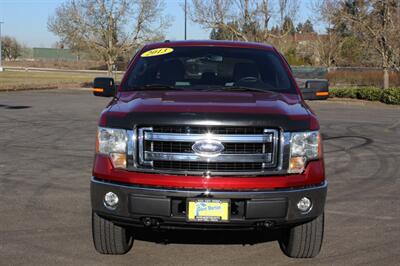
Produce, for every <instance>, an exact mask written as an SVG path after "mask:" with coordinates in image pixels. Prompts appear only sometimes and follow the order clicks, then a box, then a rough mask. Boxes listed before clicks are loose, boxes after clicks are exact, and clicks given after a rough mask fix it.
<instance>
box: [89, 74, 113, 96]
mask: <svg viewBox="0 0 400 266" xmlns="http://www.w3.org/2000/svg"><path fill="white" fill-rule="evenodd" d="M92 91H93V95H94V96H101V97H114V96H115V93H116V86H115V82H114V79H113V78H107V77H100V78H95V79H94V82H93V89H92Z"/></svg>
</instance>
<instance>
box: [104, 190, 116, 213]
mask: <svg viewBox="0 0 400 266" xmlns="http://www.w3.org/2000/svg"><path fill="white" fill-rule="evenodd" d="M118 201H119V199H118V196H117V194H115V193H113V192H107V193H106V195H104V206H105V207H106V208H107V209H110V210H115V209H116V208H117V205H118Z"/></svg>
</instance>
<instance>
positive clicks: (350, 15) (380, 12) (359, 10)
mask: <svg viewBox="0 0 400 266" xmlns="http://www.w3.org/2000/svg"><path fill="white" fill-rule="evenodd" d="M324 2H325V4H327V5H330V6H331V7H332V10H334V12H332V15H333V16H335V19H336V20H339V21H341V22H343V23H345V25H347V26H348V27H349V28H351V30H352V31H353V32H356V33H357V34H358V36H360V38H361V40H362V41H363V42H364V43H365V44H370V45H371V46H372V47H373V48H374V49H375V50H376V52H377V53H378V54H379V57H380V60H381V63H380V65H381V67H382V69H383V88H384V89H386V88H389V70H390V69H391V68H395V69H397V70H400V65H399V62H400V45H399V37H398V36H399V32H400V24H399V22H400V18H399V16H400V13H399V8H400V2H399V1H397V0H363V1H356V0H324ZM349 6H350V7H351V9H350V11H349V8H348V7H349Z"/></svg>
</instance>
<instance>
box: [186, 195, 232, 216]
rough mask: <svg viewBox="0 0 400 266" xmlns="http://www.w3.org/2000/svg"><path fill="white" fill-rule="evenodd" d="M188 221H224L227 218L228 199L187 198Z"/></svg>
mask: <svg viewBox="0 0 400 266" xmlns="http://www.w3.org/2000/svg"><path fill="white" fill-rule="evenodd" d="M187 218H188V220H189V221H202V222H224V221H228V220H229V201H228V200H217V199H189V200H188V210H187Z"/></svg>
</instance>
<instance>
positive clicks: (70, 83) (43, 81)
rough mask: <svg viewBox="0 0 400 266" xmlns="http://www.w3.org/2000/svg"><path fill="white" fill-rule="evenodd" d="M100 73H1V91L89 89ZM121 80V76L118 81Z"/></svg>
mask: <svg viewBox="0 0 400 266" xmlns="http://www.w3.org/2000/svg"><path fill="white" fill-rule="evenodd" d="M96 76H105V75H104V74H98V73H94V74H92V73H68V72H19V71H18V72H17V71H3V72H0V90H23V89H41V88H60V87H88V86H90V84H91V82H93V79H94V78H95V77H96ZM119 79H121V77H120V76H118V77H117V80H119Z"/></svg>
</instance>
